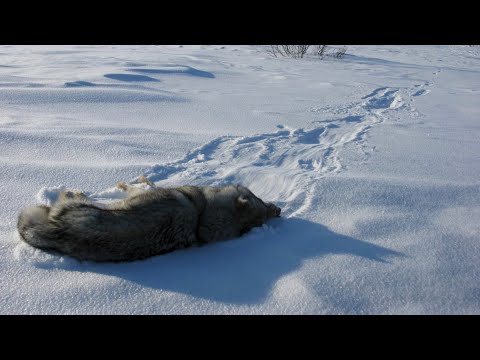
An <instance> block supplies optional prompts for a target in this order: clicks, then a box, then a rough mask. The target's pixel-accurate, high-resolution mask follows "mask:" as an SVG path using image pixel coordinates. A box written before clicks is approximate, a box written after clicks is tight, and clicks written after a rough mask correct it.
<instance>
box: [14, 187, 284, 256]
mask: <svg viewBox="0 0 480 360" xmlns="http://www.w3.org/2000/svg"><path fill="white" fill-rule="evenodd" d="M144 180H146V179H144ZM149 185H151V186H152V187H153V189H148V190H147V189H142V188H138V187H134V186H132V185H127V184H126V183H118V184H117V187H119V188H120V189H121V190H123V191H126V192H127V197H126V198H125V199H124V200H121V201H117V202H114V203H112V204H109V205H104V206H103V207H102V206H97V205H95V204H93V203H92V202H90V201H89V200H88V199H87V197H86V196H85V195H84V194H83V193H80V192H72V191H64V192H62V193H61V194H60V195H59V197H58V200H57V201H56V202H55V203H54V204H53V205H52V206H51V207H50V206H44V205H39V206H34V207H30V208H27V209H25V210H23V211H22V212H21V213H20V215H19V217H18V223H17V229H18V232H19V234H20V237H21V239H22V240H23V241H25V242H27V243H28V244H30V245H32V246H34V247H37V248H40V249H44V250H53V251H57V252H60V253H62V254H66V255H69V256H72V257H74V258H76V259H78V260H88V261H96V262H107V261H110V262H119V261H134V260H140V259H145V258H148V257H151V256H155V255H160V254H164V253H167V252H171V251H174V250H177V249H182V248H187V247H190V246H194V245H197V246H199V245H203V244H206V243H211V242H215V241H221V240H227V239H231V238H235V237H239V236H240V235H242V234H245V233H246V232H248V231H250V230H251V229H252V228H254V227H256V226H261V225H262V224H264V223H265V222H266V221H267V220H269V219H271V218H274V217H278V216H280V213H281V209H280V208H279V207H277V206H275V205H274V204H273V203H265V202H264V201H263V200H261V199H260V198H258V197H257V196H255V195H254V194H253V193H252V192H251V191H250V190H249V189H248V188H247V187H244V186H242V185H239V184H237V185H229V186H225V187H213V186H189V185H186V186H180V187H175V188H160V187H155V186H154V184H152V183H149Z"/></svg>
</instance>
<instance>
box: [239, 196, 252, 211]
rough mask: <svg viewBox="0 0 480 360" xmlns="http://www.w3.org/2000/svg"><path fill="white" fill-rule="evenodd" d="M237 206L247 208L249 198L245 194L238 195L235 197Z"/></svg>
mask: <svg viewBox="0 0 480 360" xmlns="http://www.w3.org/2000/svg"><path fill="white" fill-rule="evenodd" d="M236 205H237V207H239V208H248V207H250V200H249V199H248V197H246V196H245V195H240V196H239V197H237V203H236Z"/></svg>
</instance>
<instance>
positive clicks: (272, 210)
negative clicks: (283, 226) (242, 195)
mask: <svg viewBox="0 0 480 360" xmlns="http://www.w3.org/2000/svg"><path fill="white" fill-rule="evenodd" d="M267 206H268V213H269V215H270V216H271V217H274V216H280V213H281V212H282V209H280V208H279V207H278V206H275V205H273V204H272V203H269V204H268V205H267Z"/></svg>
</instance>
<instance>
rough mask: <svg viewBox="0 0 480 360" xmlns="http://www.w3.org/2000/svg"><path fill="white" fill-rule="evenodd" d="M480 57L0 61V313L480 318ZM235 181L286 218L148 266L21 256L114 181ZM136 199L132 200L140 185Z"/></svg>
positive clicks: (112, 56) (380, 52) (242, 54)
mask: <svg viewBox="0 0 480 360" xmlns="http://www.w3.org/2000/svg"><path fill="white" fill-rule="evenodd" d="M479 60H480V50H479V49H478V48H477V47H467V46H349V47H348V50H347V54H346V56H345V57H344V58H343V59H332V58H326V59H324V60H318V59H315V58H313V57H307V58H305V59H302V60H294V59H287V58H274V57H271V56H269V55H268V54H267V52H266V51H265V48H264V47H261V46H231V45H230V46H213V45H212V46H186V45H185V46H1V47H0V149H1V152H0V195H1V199H2V207H1V208H0V286H1V289H2V290H1V292H0V313H4V314H151V313H153V314H172V313H175V314H179V313H181V314H183V313H186V314H211V313H213V314H224V313H225V314H303V313H307V314H479V313H480V281H479V280H480V268H479V266H478V264H479V263H480V242H479V240H480V221H479V220H480V181H479V179H480V177H479V175H480V123H479V120H478V119H479V115H480V103H479V102H478V95H479V94H480V62H479ZM139 175H145V176H146V177H147V178H148V179H150V180H151V181H153V182H155V183H156V185H158V186H175V185H181V184H197V185H207V184H208V185H225V184H229V183H242V184H243V185H246V186H248V187H249V188H250V189H251V190H252V191H253V192H254V193H255V194H256V195H258V196H259V197H261V198H262V199H264V200H266V201H273V202H274V203H275V204H277V205H278V206H280V207H281V208H282V217H281V218H278V219H274V220H272V221H270V222H268V223H267V224H265V225H264V226H263V227H261V228H256V229H254V230H253V231H251V232H250V233H248V234H246V235H244V236H242V237H241V238H238V239H234V240H230V241H225V242H221V243H216V244H210V245H208V246H203V247H200V248H191V249H187V250H182V251H177V252H174V253H170V254H167V255H161V256H157V257H153V258H150V259H147V260H144V261H137V262H133V263H119V264H97V263H89V262H78V261H76V260H74V259H72V258H69V257H67V256H60V255H54V254H50V253H46V252H43V251H40V250H37V249H34V248H32V247H30V246H28V245H26V244H24V243H22V242H21V241H20V240H19V237H18V234H17V233H16V220H17V216H18V214H19V212H20V210H21V209H23V208H24V207H26V206H30V205H32V204H35V203H37V204H41V203H43V204H50V203H52V202H53V201H55V199H56V197H57V196H58V193H59V192H60V191H61V190H62V189H65V188H68V189H78V190H81V191H84V192H85V193H86V194H87V195H88V196H89V197H90V199H92V200H93V201H94V202H97V203H105V202H110V201H114V200H117V199H120V198H122V197H123V196H124V194H123V193H122V192H120V191H119V190H117V189H115V187H114V185H115V184H116V183H117V182H118V181H127V182H130V183H133V184H136V179H137V178H138V176H139ZM136 186H140V184H136Z"/></svg>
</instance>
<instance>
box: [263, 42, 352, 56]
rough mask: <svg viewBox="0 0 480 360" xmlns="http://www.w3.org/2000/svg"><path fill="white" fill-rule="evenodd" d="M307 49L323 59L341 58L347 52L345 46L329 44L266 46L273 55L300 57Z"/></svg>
mask: <svg viewBox="0 0 480 360" xmlns="http://www.w3.org/2000/svg"><path fill="white" fill-rule="evenodd" d="M309 49H311V51H310V54H312V55H314V56H318V57H319V58H320V59H323V58H324V57H325V56H330V57H333V58H336V59H341V58H342V57H343V56H344V55H345V53H346V52H347V47H346V46H343V47H341V48H338V47H333V46H329V45H270V47H269V48H267V52H268V53H269V54H271V55H273V56H275V57H278V56H279V55H280V56H284V57H291V58H294V59H301V58H303V57H304V56H305V55H306V54H307V52H308V50H309Z"/></svg>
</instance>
